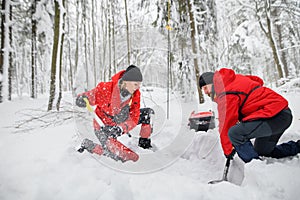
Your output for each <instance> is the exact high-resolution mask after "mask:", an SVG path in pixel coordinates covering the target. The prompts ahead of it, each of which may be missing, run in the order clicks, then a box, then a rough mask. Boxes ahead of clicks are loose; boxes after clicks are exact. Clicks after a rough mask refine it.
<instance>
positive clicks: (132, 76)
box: [122, 65, 143, 82]
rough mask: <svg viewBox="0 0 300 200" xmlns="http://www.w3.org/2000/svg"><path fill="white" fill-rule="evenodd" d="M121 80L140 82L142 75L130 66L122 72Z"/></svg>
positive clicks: (136, 68)
mask: <svg viewBox="0 0 300 200" xmlns="http://www.w3.org/2000/svg"><path fill="white" fill-rule="evenodd" d="M122 80H123V81H137V82H142V81H143V75H142V73H141V70H140V69H139V68H138V67H137V66H134V65H130V66H129V67H127V69H126V71H125V72H124V74H123V76H122Z"/></svg>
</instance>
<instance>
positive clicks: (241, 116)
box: [220, 85, 261, 121]
mask: <svg viewBox="0 0 300 200" xmlns="http://www.w3.org/2000/svg"><path fill="white" fill-rule="evenodd" d="M260 87H261V86H260V85H257V86H255V87H254V88H252V89H251V90H250V91H249V93H245V92H241V91H227V92H222V93H220V95H230V94H233V95H237V96H238V97H239V99H240V100H241V97H240V95H244V96H245V98H244V100H243V101H242V103H241V105H240V107H239V110H238V112H239V121H242V119H243V118H244V116H243V114H242V109H243V107H244V105H245V103H246V101H247V99H248V97H249V96H250V94H251V93H252V92H253V91H254V90H256V89H258V88H260Z"/></svg>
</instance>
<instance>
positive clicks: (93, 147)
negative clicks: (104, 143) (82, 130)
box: [78, 138, 103, 155]
mask: <svg viewBox="0 0 300 200" xmlns="http://www.w3.org/2000/svg"><path fill="white" fill-rule="evenodd" d="M85 149H86V150H87V151H88V152H90V153H96V154H98V155H102V154H103V148H102V147H101V146H100V145H99V144H95V143H94V142H93V141H92V140H89V139H87V138H85V139H84V140H83V141H82V143H81V147H80V148H79V149H78V152H80V153H82V152H83V151H84V150H85Z"/></svg>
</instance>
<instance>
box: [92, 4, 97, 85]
mask: <svg viewBox="0 0 300 200" xmlns="http://www.w3.org/2000/svg"><path fill="white" fill-rule="evenodd" d="M95 7H96V1H95V0H92V29H93V30H92V40H93V69H94V86H96V85H97V66H96V53H95V52H96V34H95V33H96V26H95V17H96V15H95Z"/></svg>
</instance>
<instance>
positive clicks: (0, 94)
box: [0, 0, 6, 103]
mask: <svg viewBox="0 0 300 200" xmlns="http://www.w3.org/2000/svg"><path fill="white" fill-rule="evenodd" d="M5 6H6V0H2V7H1V10H2V11H4V10H5ZM4 41H5V12H1V49H0V75H1V76H3V72H4V67H3V64H4V51H3V49H4ZM2 102H3V79H2V80H0V103H2Z"/></svg>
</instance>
